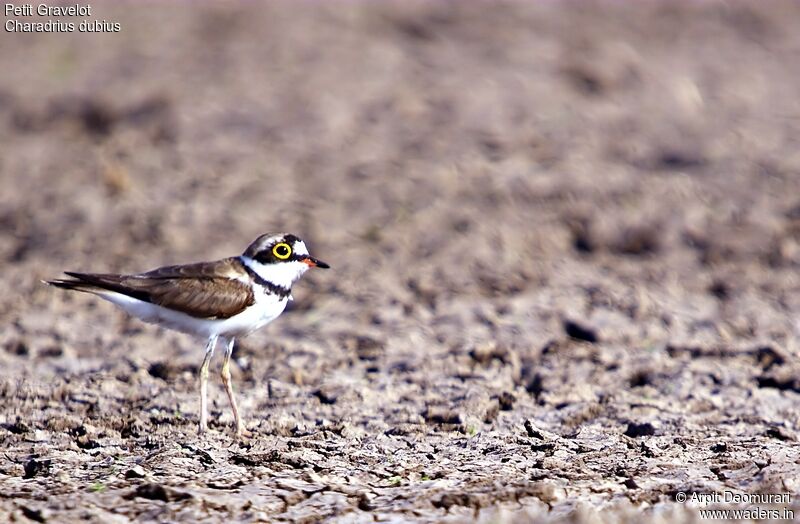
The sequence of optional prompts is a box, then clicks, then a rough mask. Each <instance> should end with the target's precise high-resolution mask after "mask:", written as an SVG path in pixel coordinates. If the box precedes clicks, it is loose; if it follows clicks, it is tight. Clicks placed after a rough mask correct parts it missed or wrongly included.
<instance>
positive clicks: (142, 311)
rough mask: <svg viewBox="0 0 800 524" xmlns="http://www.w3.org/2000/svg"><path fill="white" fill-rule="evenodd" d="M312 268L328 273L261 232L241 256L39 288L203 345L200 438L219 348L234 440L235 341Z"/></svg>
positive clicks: (269, 316) (296, 246)
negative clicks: (82, 298) (99, 301)
mask: <svg viewBox="0 0 800 524" xmlns="http://www.w3.org/2000/svg"><path fill="white" fill-rule="evenodd" d="M312 267H319V268H328V267H330V266H329V265H328V264H326V263H325V262H322V261H321V260H318V259H316V258H314V257H312V256H311V255H309V253H308V249H307V248H306V244H305V242H303V241H302V240H300V239H299V238H298V237H296V236H295V235H292V234H288V233H267V234H265V235H261V236H260V237H258V238H257V239H255V240H254V241H253V243H252V244H250V246H249V247H248V248H247V249H246V250H245V252H244V253H242V255H240V256H237V257H230V258H224V259H222V260H216V261H213V262H198V263H195V264H185V265H178V266H165V267H160V268H157V269H153V270H152V271H148V272H146V273H137V274H132V275H116V274H101V273H76V272H71V271H65V274H67V275H69V276H70V277H71V278H69V279H57V280H50V281H47V282H45V283H46V284H50V285H53V286H56V287H60V288H64V289H69V290H73V291H83V292H86V293H92V294H94V295H97V296H99V297H100V298H103V299H105V300H108V301H109V302H112V303H113V304H115V305H117V306H119V307H120V308H122V309H124V310H125V311H126V312H128V313H129V314H131V315H133V316H136V317H138V318H140V319H142V320H144V321H145V322H150V323H153V324H158V325H161V326H164V327H166V328H170V329H174V330H177V331H182V332H184V333H188V334H191V335H196V336H200V337H203V338H205V339H206V340H207V341H208V342H207V344H206V353H205V358H204V359H203V364H202V365H201V366H200V433H204V432H205V431H206V430H207V429H208V366H209V363H210V362H211V357H212V356H213V355H214V348H215V347H216V345H217V342H218V341H221V342H222V343H223V344H224V345H225V358H224V360H223V363H222V372H221V376H222V383H223V384H224V386H225V392H226V393H227V394H228V400H229V401H230V404H231V409H232V410H233V418H234V421H235V424H236V435H237V436H241V435H246V434H248V432H247V430H246V429H245V426H244V423H243V422H242V418H241V417H240V415H239V409H238V407H237V406H236V398H235V397H234V394H233V384H232V383H231V373H230V359H231V353H232V352H233V342H234V339H235V338H236V337H243V336H245V335H247V334H249V333H252V332H253V331H255V330H257V329H259V328H261V327H264V326H265V325H267V324H269V323H270V322H272V321H273V320H275V319H276V318H277V317H278V316H279V315H280V314H281V313H282V312H283V310H284V308H285V307H286V303H287V302H288V301H289V300H291V294H290V293H291V289H292V284H294V282H296V281H297V280H298V279H299V278H300V277H301V276H302V275H303V274H304V273H305V272H306V271H308V270H309V269H310V268H312Z"/></svg>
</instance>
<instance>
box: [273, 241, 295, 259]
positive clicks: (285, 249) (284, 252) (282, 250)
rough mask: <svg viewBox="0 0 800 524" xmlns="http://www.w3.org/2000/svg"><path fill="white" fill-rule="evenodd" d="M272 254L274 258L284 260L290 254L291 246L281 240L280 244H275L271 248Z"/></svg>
mask: <svg viewBox="0 0 800 524" xmlns="http://www.w3.org/2000/svg"><path fill="white" fill-rule="evenodd" d="M272 254H273V255H275V258H278V259H280V260H286V259H287V258H289V257H290V256H292V248H291V247H290V246H289V244H287V243H285V242H281V243H280V244H275V247H273V248H272Z"/></svg>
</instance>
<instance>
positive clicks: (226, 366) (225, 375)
mask: <svg viewBox="0 0 800 524" xmlns="http://www.w3.org/2000/svg"><path fill="white" fill-rule="evenodd" d="M233 340H234V339H233V337H231V338H229V339H228V345H227V346H226V347H225V359H224V360H223V361H222V372H221V373H220V376H222V384H224V385H225V392H226V393H227V394H228V400H230V402H231V409H232V410H233V420H234V424H236V436H237V437H249V436H251V434H250V432H249V431H247V430H246V429H245V427H244V423H243V422H242V418H241V417H240V416H239V407H238V406H237V405H236V397H235V396H234V395H233V382H231V355H232V354H233Z"/></svg>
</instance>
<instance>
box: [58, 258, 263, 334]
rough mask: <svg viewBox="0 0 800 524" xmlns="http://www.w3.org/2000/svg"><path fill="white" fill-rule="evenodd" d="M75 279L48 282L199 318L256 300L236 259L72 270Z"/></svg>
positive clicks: (235, 310) (220, 315) (224, 313)
mask: <svg viewBox="0 0 800 524" xmlns="http://www.w3.org/2000/svg"><path fill="white" fill-rule="evenodd" d="M66 274H67V275H69V276H71V277H73V278H75V279H76V280H75V281H67V280H59V281H53V282H51V283H52V284H54V285H57V286H60V287H66V288H69V289H76V290H78V291H89V292H91V291H93V290H94V291H97V289H98V288H99V289H105V290H109V291H115V292H117V293H122V294H123V295H127V296H130V297H133V298H137V299H139V300H144V301H146V302H150V303H153V304H157V305H159V306H163V307H167V308H170V309H174V310H177V311H182V312H184V313H186V314H187V315H191V316H193V317H198V318H212V319H213V318H227V317H231V316H233V315H236V314H237V313H241V312H242V311H244V309H246V308H247V307H248V306H250V305H252V304H254V303H255V298H254V297H253V290H252V288H251V286H249V285H248V284H247V283H246V282H243V281H242V280H239V279H238V278H241V277H245V278H249V277H248V276H247V273H246V272H245V271H244V270H243V269H242V267H241V263H240V262H239V261H238V259H235V258H231V259H224V260H219V261H216V262H201V263H198V264H186V265H181V266H167V267H161V268H158V269H154V270H152V271H148V272H147V273H140V274H137V275H106V274H94V273H73V272H66Z"/></svg>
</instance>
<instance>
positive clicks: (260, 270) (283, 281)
mask: <svg viewBox="0 0 800 524" xmlns="http://www.w3.org/2000/svg"><path fill="white" fill-rule="evenodd" d="M239 258H240V259H241V261H242V263H243V264H244V265H245V266H247V267H249V268H250V269H251V270H253V271H254V272H255V273H256V274H257V275H258V276H260V277H261V278H263V279H264V280H266V281H267V282H270V283H271V284H275V285H276V286H280V287H282V288H286V289H291V288H292V284H294V283H295V282H296V281H297V279H298V278H300V277H301V276H303V273H305V272H306V271H308V264H306V263H304V262H298V261H296V260H293V261H291V262H276V263H274V264H262V263H261V262H257V261H255V260H253V259H252V258H250V257H246V256H241V257H239Z"/></svg>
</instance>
